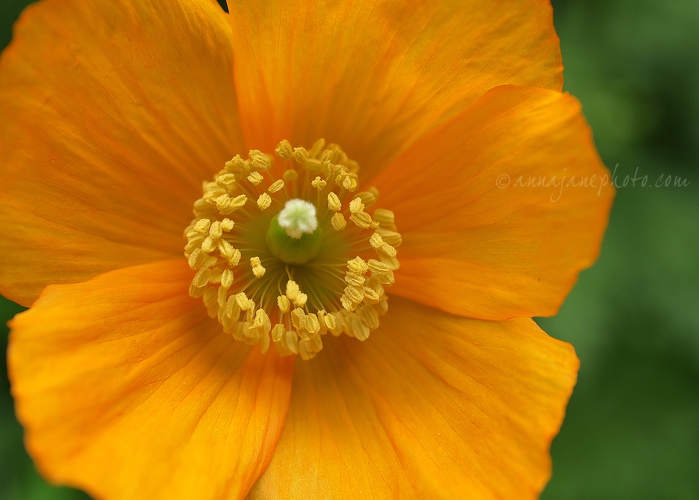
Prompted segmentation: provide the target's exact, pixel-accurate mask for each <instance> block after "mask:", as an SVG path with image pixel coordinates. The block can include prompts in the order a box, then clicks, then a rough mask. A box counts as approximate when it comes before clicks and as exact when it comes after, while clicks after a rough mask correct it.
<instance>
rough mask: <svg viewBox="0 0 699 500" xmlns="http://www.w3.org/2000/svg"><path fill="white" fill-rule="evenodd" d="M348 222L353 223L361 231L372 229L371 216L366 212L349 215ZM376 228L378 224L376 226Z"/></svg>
mask: <svg viewBox="0 0 699 500" xmlns="http://www.w3.org/2000/svg"><path fill="white" fill-rule="evenodd" d="M350 220H351V221H352V222H354V224H355V225H356V226H358V227H361V228H362V229H369V228H370V227H374V226H375V224H374V221H372V220H371V215H369V214H368V213H366V212H357V213H354V214H352V215H350ZM376 226H378V224H376Z"/></svg>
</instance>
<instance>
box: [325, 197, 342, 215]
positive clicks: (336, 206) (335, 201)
mask: <svg viewBox="0 0 699 500" xmlns="http://www.w3.org/2000/svg"><path fill="white" fill-rule="evenodd" d="M328 208H329V209H330V210H332V211H333V212H337V211H339V210H340V209H341V208H342V203H340V198H338V197H337V195H336V194H335V193H328Z"/></svg>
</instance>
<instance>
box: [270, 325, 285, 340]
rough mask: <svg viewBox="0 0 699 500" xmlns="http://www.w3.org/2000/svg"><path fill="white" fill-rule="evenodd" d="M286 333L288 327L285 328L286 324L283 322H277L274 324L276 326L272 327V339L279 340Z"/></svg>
mask: <svg viewBox="0 0 699 500" xmlns="http://www.w3.org/2000/svg"><path fill="white" fill-rule="evenodd" d="M285 333H286V328H284V325H282V324H281V323H277V324H276V325H274V328H272V341H273V342H279V341H280V340H281V339H282V337H284V334H285Z"/></svg>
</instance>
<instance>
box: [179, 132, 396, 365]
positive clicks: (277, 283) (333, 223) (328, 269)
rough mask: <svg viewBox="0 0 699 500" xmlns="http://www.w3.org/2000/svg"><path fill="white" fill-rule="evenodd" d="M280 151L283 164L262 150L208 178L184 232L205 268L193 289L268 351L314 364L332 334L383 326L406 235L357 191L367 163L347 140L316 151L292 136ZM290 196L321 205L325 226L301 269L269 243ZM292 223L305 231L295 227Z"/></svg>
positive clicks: (234, 329) (369, 193)
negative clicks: (352, 155) (349, 151)
mask: <svg viewBox="0 0 699 500" xmlns="http://www.w3.org/2000/svg"><path fill="white" fill-rule="evenodd" d="M275 153H276V157H277V159H278V160H280V162H279V163H281V165H276V166H275V157H274V156H272V155H269V154H265V153H262V152H260V151H257V150H252V151H250V153H249V156H248V158H247V159H243V158H241V157H240V156H235V157H234V158H233V159H232V160H230V161H228V162H226V163H225V167H224V169H223V170H221V171H220V172H218V173H217V174H216V176H215V177H214V180H213V181H211V182H204V183H203V185H202V191H203V195H202V197H201V198H199V199H198V200H196V201H195V202H194V219H193V220H192V222H191V223H190V224H189V226H187V228H186V229H185V231H184V235H185V238H186V239H187V244H186V246H185V256H186V258H187V259H188V262H189V266H190V267H191V268H192V270H193V271H195V274H194V278H193V279H192V283H191V285H190V287H189V294H190V295H191V296H192V297H201V298H202V299H203V301H204V304H205V305H206V308H207V311H208V313H209V315H210V316H211V317H215V318H217V319H218V321H219V322H220V323H221V325H222V326H223V330H224V332H226V333H228V334H231V335H232V336H233V337H234V338H235V339H236V340H240V341H243V342H246V343H248V344H258V343H259V344H260V346H261V349H262V351H263V352H266V351H267V349H268V348H269V345H270V341H271V342H272V343H273V344H274V345H275V346H276V348H277V350H278V351H279V353H281V354H282V355H290V354H298V355H300V356H301V357H302V358H303V359H305V360H307V359H310V358H312V357H314V356H315V355H316V353H318V352H319V351H320V350H321V349H322V348H323V340H322V337H323V336H324V335H326V334H327V333H328V332H330V334H331V335H334V336H339V335H341V334H343V333H344V334H346V335H349V336H350V337H354V338H357V339H358V340H366V339H367V338H368V337H369V334H370V332H371V331H372V330H375V329H376V328H377V327H378V326H379V316H381V315H382V314H385V313H386V311H387V310H388V303H387V296H386V295H385V287H387V286H390V285H391V284H392V283H393V282H394V271H395V270H397V269H398V267H399V263H398V260H397V258H396V255H397V251H396V248H397V247H398V246H400V243H401V236H400V233H398V231H397V228H396V225H395V221H394V216H393V213H392V212H391V211H390V210H386V209H381V208H378V209H374V210H373V211H372V213H371V214H370V213H369V212H367V211H366V210H367V209H370V208H371V207H372V206H373V205H374V204H375V203H376V201H377V198H378V194H379V193H378V191H377V190H376V189H375V188H369V189H368V190H366V191H362V192H358V193H355V191H356V190H357V188H358V186H359V176H358V172H359V166H358V165H357V163H356V162H354V161H353V160H350V159H349V158H348V157H347V155H346V154H345V153H344V152H343V151H342V149H340V147H339V146H337V145H334V144H330V145H327V146H326V145H325V141H324V140H323V139H320V140H318V141H316V143H315V144H314V145H313V147H312V148H311V149H310V150H306V149H304V148H302V147H297V148H292V146H291V144H290V143H289V142H288V141H282V142H281V143H280V144H279V146H278V147H277V149H276V150H275ZM251 199H252V200H254V202H253V203H250V202H249V201H250V200H251ZM289 200H303V201H304V202H308V203H311V204H313V205H314V206H315V215H316V216H317V226H318V228H319V230H322V232H321V233H320V234H322V243H321V244H320V248H319V249H316V250H317V255H315V254H314V256H313V257H312V258H311V259H310V260H309V261H308V262H305V263H303V264H300V265H297V264H289V263H286V262H284V261H282V260H281V259H280V258H278V257H276V256H275V255H274V254H273V253H272V252H271V251H270V248H269V246H268V244H267V240H266V237H267V236H266V235H267V231H268V228H269V227H270V224H271V223H272V220H273V219H274V218H275V216H277V215H278V214H279V213H280V211H281V210H282V209H283V208H284V207H285V204H286V203H287V201H289ZM293 203H296V204H297V206H298V207H302V205H301V203H300V202H293ZM293 203H292V205H293ZM310 212H312V211H309V213H310ZM283 222H284V221H283ZM311 222H314V221H311ZM284 223H285V222H284ZM304 223H305V222H304ZM292 226H293V228H292ZM288 227H289V228H290V229H288V231H289V234H291V235H294V236H293V237H300V234H301V231H300V230H298V229H294V228H296V226H294V225H293V223H289V224H288ZM294 231H296V233H298V236H297V235H296V233H294ZM306 231H310V229H307V230H306ZM302 262H303V261H302Z"/></svg>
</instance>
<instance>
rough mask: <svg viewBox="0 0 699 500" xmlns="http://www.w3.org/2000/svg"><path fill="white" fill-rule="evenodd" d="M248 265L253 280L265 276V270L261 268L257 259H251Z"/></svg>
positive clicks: (260, 263)
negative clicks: (253, 277) (250, 267)
mask: <svg viewBox="0 0 699 500" xmlns="http://www.w3.org/2000/svg"><path fill="white" fill-rule="evenodd" d="M250 265H251V266H252V274H254V275H255V278H261V277H262V276H264V275H265V272H266V271H267V270H266V269H265V268H264V267H263V266H262V262H261V261H260V258H259V257H251V258H250Z"/></svg>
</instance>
